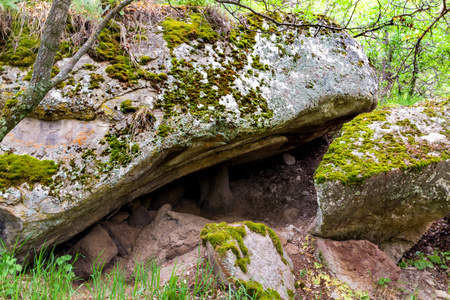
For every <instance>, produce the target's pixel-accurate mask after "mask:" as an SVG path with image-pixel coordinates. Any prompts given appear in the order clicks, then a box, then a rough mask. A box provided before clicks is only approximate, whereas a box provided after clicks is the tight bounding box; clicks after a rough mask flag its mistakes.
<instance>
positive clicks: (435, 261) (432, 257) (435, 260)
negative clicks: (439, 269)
mask: <svg viewBox="0 0 450 300" xmlns="http://www.w3.org/2000/svg"><path fill="white" fill-rule="evenodd" d="M428 259H429V260H430V261H431V262H432V263H433V264H440V263H441V258H440V257H439V256H437V255H429V256H428Z"/></svg>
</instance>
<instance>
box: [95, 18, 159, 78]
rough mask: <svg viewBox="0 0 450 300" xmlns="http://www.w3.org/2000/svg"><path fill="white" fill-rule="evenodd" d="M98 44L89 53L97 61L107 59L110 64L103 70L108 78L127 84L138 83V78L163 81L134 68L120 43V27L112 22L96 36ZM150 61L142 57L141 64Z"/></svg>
mask: <svg viewBox="0 0 450 300" xmlns="http://www.w3.org/2000/svg"><path fill="white" fill-rule="evenodd" d="M98 40H99V44H98V47H97V48H95V49H94V51H91V52H89V55H90V56H91V57H92V58H93V59H94V60H95V61H98V62H103V61H108V62H110V63H111V64H110V65H109V66H108V67H107V68H106V70H105V72H106V74H108V76H109V77H110V78H113V79H117V80H118V81H120V82H123V83H125V84H126V85H128V86H132V85H134V84H137V83H138V79H140V78H142V79H145V80H150V81H152V82H154V83H155V82H156V83H159V82H161V81H163V80H162V79H160V78H159V77H158V75H156V74H155V76H156V80H152V79H153V77H152V76H151V74H153V73H149V72H147V71H145V70H143V69H140V68H136V67H135V66H133V65H132V63H131V60H130V58H129V56H128V55H127V54H126V53H125V51H124V50H123V49H122V47H121V44H120V28H119V26H118V25H116V24H114V23H109V25H108V26H107V28H105V29H103V31H102V33H101V34H100V35H99V37H98ZM149 61H150V57H147V56H146V57H144V56H143V57H142V58H141V64H142V65H145V64H146V63H148V62H149Z"/></svg>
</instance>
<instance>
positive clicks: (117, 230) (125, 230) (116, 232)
mask: <svg viewBox="0 0 450 300" xmlns="http://www.w3.org/2000/svg"><path fill="white" fill-rule="evenodd" d="M103 226H104V227H105V229H106V231H108V233H109V236H110V237H111V238H112V239H113V241H114V243H115V244H116V247H117V250H118V252H119V255H120V256H125V255H127V254H128V253H129V252H130V251H131V249H132V247H133V244H134V241H135V240H136V238H137V237H138V235H139V232H140V231H139V228H135V227H132V226H130V225H128V224H127V223H126V222H105V223H104V224H103Z"/></svg>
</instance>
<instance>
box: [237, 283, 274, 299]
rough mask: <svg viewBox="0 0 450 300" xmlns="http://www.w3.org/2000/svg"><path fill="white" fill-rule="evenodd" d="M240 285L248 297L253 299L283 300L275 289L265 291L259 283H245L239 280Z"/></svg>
mask: <svg viewBox="0 0 450 300" xmlns="http://www.w3.org/2000/svg"><path fill="white" fill-rule="evenodd" d="M237 284H238V285H240V286H242V287H243V288H244V289H245V291H246V292H247V295H248V296H250V297H251V299H255V300H281V296H280V294H279V293H278V292H277V291H275V290H274V289H271V288H268V289H267V290H265V289H264V287H263V285H262V284H261V283H259V282H258V281H254V280H249V281H243V280H239V281H238V282H237Z"/></svg>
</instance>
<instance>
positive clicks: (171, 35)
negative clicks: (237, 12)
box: [161, 13, 219, 49]
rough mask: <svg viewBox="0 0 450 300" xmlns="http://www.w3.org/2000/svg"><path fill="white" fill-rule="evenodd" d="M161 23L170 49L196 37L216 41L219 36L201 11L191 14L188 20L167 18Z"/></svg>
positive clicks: (204, 40)
mask: <svg viewBox="0 0 450 300" xmlns="http://www.w3.org/2000/svg"><path fill="white" fill-rule="evenodd" d="M161 25H162V26H163V27H164V31H163V37H164V39H165V40H166V42H167V46H168V47H169V49H173V48H175V47H177V46H179V45H181V44H182V43H186V42H188V41H190V40H195V39H202V40H203V42H206V43H214V42H215V41H216V40H217V38H218V36H219V35H218V34H217V33H216V32H215V31H214V30H213V29H212V28H211V25H210V24H209V23H208V21H207V20H206V19H205V18H204V17H203V15H201V14H199V13H193V14H191V15H190V16H189V20H188V22H184V21H177V20H174V19H172V18H166V20H165V21H164V22H162V24H161Z"/></svg>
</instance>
